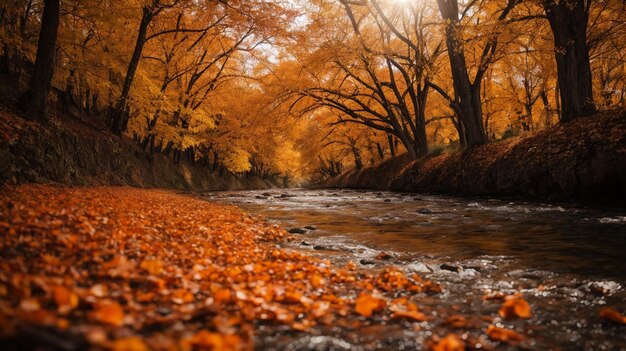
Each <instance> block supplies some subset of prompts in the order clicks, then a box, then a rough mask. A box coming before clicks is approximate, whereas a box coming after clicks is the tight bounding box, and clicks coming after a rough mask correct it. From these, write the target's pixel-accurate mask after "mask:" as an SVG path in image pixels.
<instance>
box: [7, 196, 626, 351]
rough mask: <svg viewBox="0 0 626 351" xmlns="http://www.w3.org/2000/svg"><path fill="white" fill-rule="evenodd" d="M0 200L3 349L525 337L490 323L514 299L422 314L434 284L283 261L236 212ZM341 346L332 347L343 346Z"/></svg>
mask: <svg viewBox="0 0 626 351" xmlns="http://www.w3.org/2000/svg"><path fill="white" fill-rule="evenodd" d="M0 199H1V200H0V344H2V345H3V347H6V348H7V349H59V350H73V349H96V350H98V349H111V350H117V351H123V350H133V351H140V350H148V349H154V350H179V349H182V350H201V349H208V350H248V349H253V348H255V346H256V347H257V348H258V347H260V346H259V345H262V346H261V347H264V348H268V347H270V346H271V345H272V341H271V340H275V338H277V336H281V337H284V338H287V339H289V338H293V339H295V338H296V337H301V336H302V335H312V336H314V335H316V334H319V333H320V331H321V330H323V331H324V334H325V335H329V334H332V333H335V334H337V335H340V334H342V333H343V334H344V336H345V334H346V333H348V334H349V333H350V331H358V332H359V333H361V334H363V333H365V334H366V333H367V331H368V330H369V331H375V330H378V334H379V335H380V334H381V330H382V334H384V333H387V332H388V331H392V330H395V331H397V330H400V331H402V330H403V329H404V330H407V329H411V330H412V331H416V330H420V326H421V325H423V323H437V324H438V325H441V326H442V328H441V329H439V330H440V331H441V333H440V335H436V334H433V335H428V336H427V337H426V338H425V339H424V340H425V341H424V342H423V344H422V346H423V347H424V348H430V349H432V350H465V349H468V350H469V349H490V348H495V347H497V346H498V345H508V346H511V345H524V342H525V340H526V339H527V336H525V335H522V334H520V333H518V332H516V331H514V330H509V329H503V328H501V327H499V326H497V323H494V322H493V320H494V318H501V319H511V318H512V319H520V318H521V319H523V318H528V317H530V315H531V306H529V305H528V303H527V302H526V301H525V300H524V299H523V298H522V297H521V296H489V297H486V298H487V299H491V300H494V301H495V302H494V303H497V304H501V307H500V309H499V313H498V315H494V316H463V315H462V314H457V312H454V311H451V312H450V313H448V314H447V315H445V318H444V316H443V315H439V316H436V315H433V314H428V313H425V312H424V311H421V310H420V307H419V305H420V299H421V298H424V297H425V296H432V295H435V296H436V295H437V294H438V293H439V292H440V289H441V288H440V287H439V285H437V284H436V283H433V282H430V281H426V280H423V279H421V278H420V277H419V276H415V275H413V276H407V275H405V274H404V273H402V272H401V271H399V270H396V269H393V268H387V269H385V270H383V271H380V272H375V273H374V272H367V271H358V270H356V269H355V265H354V264H351V263H349V264H348V265H347V266H346V267H335V266H333V265H332V264H331V262H328V261H323V260H319V259H316V258H312V257H309V256H306V255H304V254H302V253H299V252H294V251H290V250H285V249H282V248H281V244H282V243H284V242H285V241H287V240H290V237H289V235H288V234H287V233H286V232H285V231H284V230H283V229H281V228H278V227H277V226H275V225H271V224H268V223H266V222H264V221H263V220H261V219H259V218H253V217H251V216H249V215H247V214H246V213H244V212H243V211H241V210H239V209H238V208H236V207H231V206H224V205H216V204H211V203H208V202H206V201H202V200H200V199H197V198H194V197H191V196H186V195H182V194H177V193H174V192H170V191H164V190H143V189H135V188H120V187H117V188H116V187H97V188H67V187H59V186H47V185H26V186H20V187H4V188H2V189H1V190H0ZM458 313H460V312H458ZM605 314H606V316H605V318H607V319H611V320H613V321H614V322H616V323H620V322H621V323H624V322H626V320H625V319H624V317H623V316H622V315H620V314H619V313H617V312H616V311H605ZM494 324H495V325H494ZM378 326H382V327H384V328H386V329H376V327H378ZM464 329H475V330H477V332H474V333H472V334H467V333H464V332H463V330H464ZM346 331H347V332H346ZM374 338H376V336H375V337H374ZM268 340H270V341H268ZM333 340H334V339H333ZM341 340H342V339H336V340H334V341H332V340H331V341H332V342H329V341H328V340H326V343H327V344H326V347H327V348H334V349H343V348H344V347H348V346H346V344H342V342H341ZM314 344H315V341H313V342H312V343H311V342H309V343H304V344H301V345H300V346H298V344H294V345H295V346H294V349H306V348H307V347H310V346H311V345H314ZM374 344H375V345H379V346H380V345H381V344H380V343H378V344H376V343H374ZM277 345H278V344H277ZM348 345H349V344H348ZM397 346H398V345H395V347H394V345H389V347H391V348H397Z"/></svg>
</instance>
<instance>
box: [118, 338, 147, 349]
mask: <svg viewBox="0 0 626 351" xmlns="http://www.w3.org/2000/svg"><path fill="white" fill-rule="evenodd" d="M111 350H112V351H147V350H148V347H147V346H146V344H144V342H143V341H142V340H141V339H140V338H138V337H129V338H124V339H118V340H115V341H114V342H113V345H112V346H111Z"/></svg>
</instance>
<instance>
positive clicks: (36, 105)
mask: <svg viewBox="0 0 626 351" xmlns="http://www.w3.org/2000/svg"><path fill="white" fill-rule="evenodd" d="M44 4H45V5H44V10H43V15H42V20H41V31H40V34H39V42H38V44H37V57H36V59H35V69H34V71H33V75H32V76H31V79H30V83H29V85H28V90H27V91H26V92H25V93H24V94H22V96H21V97H20V99H19V101H18V107H19V108H20V109H21V110H22V111H24V112H25V113H26V118H28V119H32V120H45V119H46V118H47V115H46V113H47V100H48V93H49V92H50V84H51V82H52V75H53V74H54V57H55V50H56V43H57V32H58V29H59V14H60V4H59V0H45V3H44Z"/></svg>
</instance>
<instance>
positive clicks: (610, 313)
mask: <svg viewBox="0 0 626 351" xmlns="http://www.w3.org/2000/svg"><path fill="white" fill-rule="evenodd" d="M600 318H602V319H604V320H607V321H609V322H613V323H616V324H621V325H626V316H624V315H622V314H621V313H619V312H618V311H616V310H614V309H612V308H610V307H604V308H603V309H601V310H600Z"/></svg>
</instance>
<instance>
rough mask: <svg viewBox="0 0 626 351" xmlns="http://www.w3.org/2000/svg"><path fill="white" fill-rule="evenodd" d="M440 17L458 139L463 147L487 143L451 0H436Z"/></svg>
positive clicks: (455, 5)
mask: <svg viewBox="0 0 626 351" xmlns="http://www.w3.org/2000/svg"><path fill="white" fill-rule="evenodd" d="M437 4H438V5H439V11H440V12H441V17H442V18H443V19H444V21H446V25H445V34H446V45H447V48H448V58H449V60H450V71H451V73H452V82H453V85H454V94H455V101H454V102H453V104H454V106H455V108H454V110H455V113H456V114H457V117H458V119H459V123H460V124H461V126H462V128H458V130H459V132H461V133H463V135H459V138H460V140H462V141H464V143H465V145H466V146H470V147H471V146H476V145H482V144H485V143H487V135H486V134H485V128H484V126H483V120H482V118H483V116H482V106H481V96H480V85H481V84H480V80H476V81H475V82H474V84H472V82H471V81H470V78H469V74H468V70H467V62H466V60H465V50H464V48H463V42H462V38H461V37H460V33H459V8H458V3H457V1H455V0H437Z"/></svg>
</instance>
